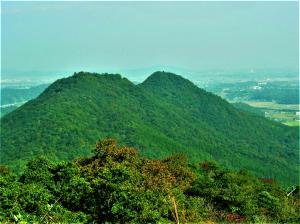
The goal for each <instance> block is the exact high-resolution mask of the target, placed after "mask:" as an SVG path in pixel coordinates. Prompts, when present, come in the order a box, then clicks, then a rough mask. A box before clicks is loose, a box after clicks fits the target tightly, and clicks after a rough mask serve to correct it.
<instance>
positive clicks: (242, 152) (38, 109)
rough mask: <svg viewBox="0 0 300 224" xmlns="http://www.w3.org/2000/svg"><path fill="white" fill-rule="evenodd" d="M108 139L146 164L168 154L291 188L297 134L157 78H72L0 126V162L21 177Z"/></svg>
mask: <svg viewBox="0 0 300 224" xmlns="http://www.w3.org/2000/svg"><path fill="white" fill-rule="evenodd" d="M106 137H112V138H115V139H118V141H119V142H120V143H121V144H126V145H129V146H133V147H136V148H138V149H140V153H141V154H142V155H143V156H146V157H148V158H151V159H156V158H162V157H165V156H167V155H170V154H174V153H182V154H185V155H187V156H188V157H189V158H190V159H191V160H192V161H193V162H200V161H206V160H217V161H219V162H220V163H221V164H223V165H225V166H226V167H228V168H236V169H240V168H246V169H249V170H250V171H252V172H253V173H255V174H256V175H258V176H261V177H268V178H276V179H278V180H279V181H280V182H282V183H286V184H291V183H296V182H297V167H298V161H297V158H298V156H297V155H298V145H299V141H298V129H297V128H291V127H286V126H284V125H281V124H277V123H274V122H271V121H268V120H266V119H264V118H263V117H258V116H256V115H255V114H251V113H248V112H246V111H242V110H238V109H236V108H234V107H233V106H232V105H230V104H229V103H228V102H226V101H225V100H223V99H221V98H220V97H218V96H215V95H213V94H211V93H209V92H206V91H204V90H202V89H200V88H198V87H197V86H195V85H194V84H193V83H192V82H190V81H188V80H186V79H184V78H182V77H180V76H177V75H175V74H171V73H166V72H156V73H154V74H152V75H151V76H150V77H148V78H147V79H146V80H145V81H144V82H143V83H141V84H139V85H134V84H133V83H131V82H130V81H129V80H127V79H126V78H122V77H121V76H120V75H111V74H102V75H99V74H93V73H84V72H80V73H75V74H74V75H73V76H71V77H69V78H64V79H60V80H57V81H56V82H54V83H53V84H52V85H50V86H49V87H48V88H47V89H46V90H45V91H44V92H43V93H42V94H41V95H40V96H39V97H37V98H36V99H34V100H31V101H29V102H28V103H26V104H24V105H23V106H21V107H20V108H18V109H16V110H15V111H13V112H11V113H10V114H7V115H6V116H4V117H3V118H2V119H1V154H0V157H1V163H3V164H7V165H9V166H10V167H11V168H13V169H14V170H16V171H18V172H21V170H22V169H23V167H24V164H25V163H26V161H28V160H29V159H31V158H32V157H34V156H36V155H46V156H47V157H48V158H50V159H52V160H56V161H57V160H71V159H73V158H75V157H79V156H83V155H89V154H90V153H91V149H92V148H93V146H94V143H95V142H97V140H99V139H103V138H106Z"/></svg>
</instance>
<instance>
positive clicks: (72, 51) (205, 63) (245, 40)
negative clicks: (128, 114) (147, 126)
mask: <svg viewBox="0 0 300 224" xmlns="http://www.w3.org/2000/svg"><path fill="white" fill-rule="evenodd" d="M298 10H299V9H298V3H297V2H2V10H1V25H2V26H1V31H2V32H1V44H2V49H1V60H2V72H3V71H9V70H12V71H70V70H73V71H74V70H95V71H96V70H99V69H101V70H105V69H107V70H111V69H135V68H146V67H151V66H158V65H163V66H175V67H181V68H186V69H193V70H202V69H252V68H253V69H282V68H284V69H292V70H297V69H298V62H299V59H298V56H299V55H298V54H299V52H298V51H299V45H298V39H299V36H298V32H299V31H298V29H299V24H298Z"/></svg>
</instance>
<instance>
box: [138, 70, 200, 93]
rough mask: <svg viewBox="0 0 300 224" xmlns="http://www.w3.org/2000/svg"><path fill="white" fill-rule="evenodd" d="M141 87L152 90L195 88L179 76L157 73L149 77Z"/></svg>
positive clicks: (169, 73) (162, 72) (163, 72)
mask: <svg viewBox="0 0 300 224" xmlns="http://www.w3.org/2000/svg"><path fill="white" fill-rule="evenodd" d="M142 86H144V87H146V88H147V87H149V88H152V89H153V88H154V89H160V88H163V89H169V90H170V89H174V88H175V89H176V88H184V87H188V88H195V85H194V84H193V83H192V82H191V81H189V80H187V79H185V78H183V77H182V76H180V75H176V74H174V73H171V72H165V71H157V72H154V73H153V74H152V75H150V76H149V77H148V78H147V79H146V80H145V81H144V82H143V83H142Z"/></svg>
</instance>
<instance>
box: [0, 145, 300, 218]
mask: <svg viewBox="0 0 300 224" xmlns="http://www.w3.org/2000/svg"><path fill="white" fill-rule="evenodd" d="M299 202H300V198H299V187H294V188H291V189H283V188H280V187H279V186H278V185H277V184H276V182H274V180H272V179H258V178H256V177H254V176H252V175H251V174H249V173H248V172H247V171H246V170H240V171H229V170H227V169H224V168H222V167H220V166H219V165H218V164H217V163H215V162H210V161H204V162H202V163H197V164H191V163H189V161H188V160H187V159H186V158H185V157H184V156H182V155H176V156H172V157H167V158H164V159H162V160H149V159H146V158H144V157H141V156H140V155H139V153H138V151H137V150H136V149H134V148H131V147H126V146H118V145H117V144H116V141H114V140H112V139H107V140H104V141H101V142H98V143H97V144H96V147H95V149H94V150H93V155H92V156H90V157H85V158H78V159H76V160H74V161H71V162H59V163H54V162H52V161H51V160H48V159H46V158H45V157H38V158H35V159H33V160H31V161H29V162H28V163H27V165H26V168H25V171H24V173H23V174H22V175H21V177H19V178H17V177H16V176H15V175H14V174H13V173H12V172H10V171H9V170H8V169H7V168H5V167H3V166H1V167H0V222H2V223H12V222H18V223H175V222H176V223H215V222H218V223H220V222H221V223H230V222H238V223H239V222H242V223H299V222H300V216H299V213H298V212H299Z"/></svg>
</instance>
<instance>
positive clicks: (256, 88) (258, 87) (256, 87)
mask: <svg viewBox="0 0 300 224" xmlns="http://www.w3.org/2000/svg"><path fill="white" fill-rule="evenodd" d="M252 89H254V90H260V89H261V86H253V87H252Z"/></svg>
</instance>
